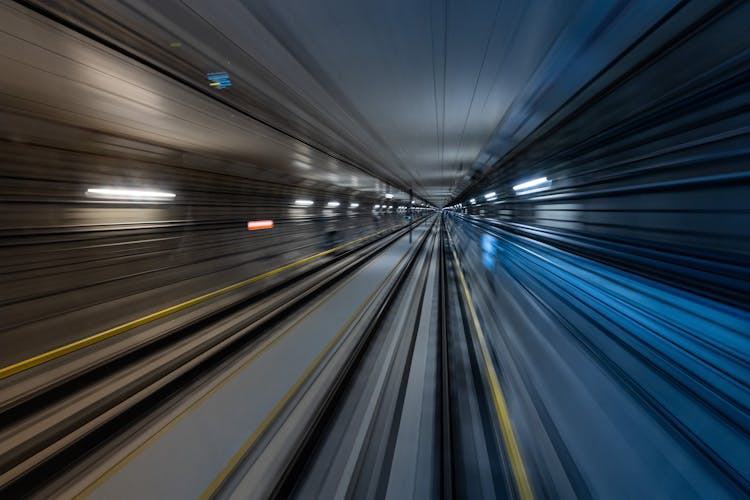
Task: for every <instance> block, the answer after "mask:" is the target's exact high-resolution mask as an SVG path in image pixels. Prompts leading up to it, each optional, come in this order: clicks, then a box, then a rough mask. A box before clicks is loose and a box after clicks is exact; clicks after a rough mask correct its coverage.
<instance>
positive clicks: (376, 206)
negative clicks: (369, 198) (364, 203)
mask: <svg viewBox="0 0 750 500" xmlns="http://www.w3.org/2000/svg"><path fill="white" fill-rule="evenodd" d="M372 208H380V205H375V206H374V207H372Z"/></svg>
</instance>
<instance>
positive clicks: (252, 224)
mask: <svg viewBox="0 0 750 500" xmlns="http://www.w3.org/2000/svg"><path fill="white" fill-rule="evenodd" d="M272 228H273V221H272V220H251V221H248V222H247V230H248V231H257V230H258V229H272Z"/></svg>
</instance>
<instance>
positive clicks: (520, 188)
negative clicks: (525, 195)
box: [513, 177, 549, 191]
mask: <svg viewBox="0 0 750 500" xmlns="http://www.w3.org/2000/svg"><path fill="white" fill-rule="evenodd" d="M545 182H549V181H548V180H547V178H546V177H539V178H538V179H532V180H530V181H528V182H522V183H521V184H516V185H515V186H513V191H523V190H524V189H528V188H533V187H536V186H539V185H540V184H544V183H545Z"/></svg>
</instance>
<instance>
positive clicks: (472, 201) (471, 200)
mask: <svg viewBox="0 0 750 500" xmlns="http://www.w3.org/2000/svg"><path fill="white" fill-rule="evenodd" d="M469 202H470V203H471V204H472V205H473V204H474V203H476V202H477V199H476V198H472V199H470V200H469Z"/></svg>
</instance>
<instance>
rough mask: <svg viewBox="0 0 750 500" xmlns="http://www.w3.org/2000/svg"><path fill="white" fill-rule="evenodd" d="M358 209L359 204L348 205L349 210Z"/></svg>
mask: <svg viewBox="0 0 750 500" xmlns="http://www.w3.org/2000/svg"><path fill="white" fill-rule="evenodd" d="M357 207H359V203H349V208H357Z"/></svg>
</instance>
